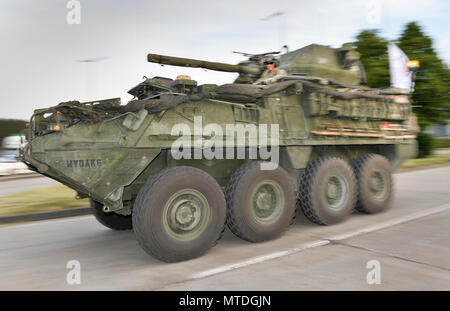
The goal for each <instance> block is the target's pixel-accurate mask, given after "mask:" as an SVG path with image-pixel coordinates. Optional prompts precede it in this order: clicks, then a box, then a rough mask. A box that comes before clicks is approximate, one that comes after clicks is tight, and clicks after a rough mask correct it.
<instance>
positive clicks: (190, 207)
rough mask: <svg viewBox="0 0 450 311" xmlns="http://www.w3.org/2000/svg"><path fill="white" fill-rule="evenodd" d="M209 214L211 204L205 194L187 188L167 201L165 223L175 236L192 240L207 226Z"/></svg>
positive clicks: (183, 239)
mask: <svg viewBox="0 0 450 311" xmlns="http://www.w3.org/2000/svg"><path fill="white" fill-rule="evenodd" d="M209 216H210V209H209V204H208V201H207V200H206V198H205V197H204V196H203V194H201V193H200V192H198V191H197V190H194V189H185V190H181V191H178V192H177V193H175V194H173V195H172V196H171V197H170V198H169V200H168V201H167V203H166V206H165V208H164V214H163V225H164V228H165V230H166V232H167V233H168V234H169V235H170V236H172V237H173V238H175V239H177V240H181V241H186V240H192V239H194V238H196V237H198V236H199V235H200V234H201V233H202V231H203V230H204V229H205V228H206V225H207V220H208V218H209Z"/></svg>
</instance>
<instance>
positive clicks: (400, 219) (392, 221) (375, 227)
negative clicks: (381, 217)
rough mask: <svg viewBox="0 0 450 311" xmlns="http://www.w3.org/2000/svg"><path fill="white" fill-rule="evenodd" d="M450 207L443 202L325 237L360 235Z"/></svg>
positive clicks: (335, 238) (340, 237)
mask: <svg viewBox="0 0 450 311" xmlns="http://www.w3.org/2000/svg"><path fill="white" fill-rule="evenodd" d="M448 209H450V204H444V205H440V206H437V207H432V208H428V209H426V210H423V211H420V212H416V213H413V214H410V215H406V216H403V217H397V218H394V219H390V220H387V221H384V222H382V223H379V224H376V225H373V226H368V227H366V228H362V229H359V230H356V231H353V232H348V233H343V234H338V235H335V236H332V237H328V238H326V239H327V240H329V241H340V240H345V239H348V238H352V237H354V236H357V235H360V234H364V233H369V232H373V231H378V230H381V229H384V228H388V227H392V226H395V225H398V224H401V223H404V222H408V221H411V220H415V219H419V218H422V217H425V216H429V215H432V214H436V213H440V212H443V211H446V210H448Z"/></svg>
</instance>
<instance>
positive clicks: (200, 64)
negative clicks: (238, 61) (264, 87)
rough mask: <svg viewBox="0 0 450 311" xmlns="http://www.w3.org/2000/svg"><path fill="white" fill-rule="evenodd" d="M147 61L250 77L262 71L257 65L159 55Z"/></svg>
mask: <svg viewBox="0 0 450 311" xmlns="http://www.w3.org/2000/svg"><path fill="white" fill-rule="evenodd" d="M147 60H148V61H149V62H150V63H157V64H163V65H172V66H181V67H193V68H205V69H210V70H215V71H225V72H237V73H240V74H249V75H252V76H258V75H260V74H261V72H262V70H261V67H260V65H259V64H257V63H248V62H246V63H247V64H245V65H232V64H226V63H218V62H208V61H204V60H198V59H191V58H181V57H173V56H166V55H159V54H148V55H147Z"/></svg>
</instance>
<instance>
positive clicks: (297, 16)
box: [0, 0, 450, 119]
mask: <svg viewBox="0 0 450 311" xmlns="http://www.w3.org/2000/svg"><path fill="white" fill-rule="evenodd" d="M68 2H69V0H33V1H32V0H27V1H25V0H1V1H0V43H1V48H0V62H1V69H0V102H1V108H2V109H1V113H0V118H15V119H28V118H29V117H30V116H31V114H32V112H33V110H34V109H37V108H43V107H49V106H54V105H56V104H58V103H59V102H62V101H68V100H74V99H76V100H80V101H87V100H95V99H100V98H111V97H121V98H122V103H124V104H125V103H126V102H127V101H128V100H129V99H131V96H130V95H127V94H126V92H127V91H128V90H129V89H130V88H131V87H133V86H134V85H136V84H138V83H139V82H140V81H142V76H144V75H146V76H148V77H151V76H157V75H158V76H166V77H170V78H175V77H176V76H177V75H178V74H189V75H191V77H192V78H193V79H195V80H197V81H198V82H199V83H216V84H222V83H227V82H231V81H233V79H234V78H235V77H236V74H233V73H220V72H214V71H205V70H202V69H190V70H189V69H185V68H179V67H173V66H164V67H162V66H160V65H157V64H150V63H148V62H147V61H146V55H147V53H159V54H167V55H173V56H180V57H188V58H200V59H205V60H210V61H220V62H230V63H237V62H239V61H241V60H244V58H243V57H242V56H239V55H237V54H233V53H231V51H233V50H237V51H244V52H251V53H258V52H266V51H272V50H278V49H279V48H280V43H282V44H288V46H289V47H290V49H291V50H293V49H297V48H300V47H303V46H305V45H308V44H311V43H318V44H325V45H331V46H333V47H338V46H340V45H342V43H345V42H349V41H353V40H355V36H356V35H357V34H358V32H359V31H361V30H362V29H373V28H378V29H381V31H382V35H383V36H385V37H386V38H388V39H395V38H397V37H398V35H399V34H400V33H401V32H402V30H403V28H404V25H405V24H406V23H407V22H410V21H418V22H419V23H420V25H422V26H423V27H424V29H425V32H426V34H428V35H430V36H431V37H432V38H433V40H434V47H435V48H436V50H437V51H438V53H439V55H440V57H441V58H443V59H444V60H445V61H446V62H447V64H450V39H449V38H450V27H449V26H450V22H449V16H450V1H448V0H379V1H377V0H369V1H361V0H341V1H331V0H315V1H310V0H308V1H304V0H292V1H290V0H286V1H283V0H276V1H272V0H270V1H267V0H264V1H263V0H259V1H247V0H245V1H244V0H240V1H234V0H233V1H230V0H227V1H209V0H198V1H196V0H191V1H177V0H171V1H160V0H150V1H144V0H128V1H119V0H89V1H88V0H80V1H79V2H80V4H81V11H80V13H81V15H80V17H81V18H80V24H69V23H68V22H67V15H68V14H69V13H71V12H73V11H72V10H73V9H70V8H67V4H68ZM280 11H281V12H284V15H282V16H280V17H278V18H272V19H269V20H266V21H263V20H261V19H263V18H264V17H266V16H269V15H270V14H272V13H275V12H280ZM71 16H72V15H71ZM98 57H105V58H104V59H102V60H100V61H98V62H94V63H84V62H78V60H83V59H93V58H98Z"/></svg>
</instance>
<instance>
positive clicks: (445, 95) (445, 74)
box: [355, 22, 450, 129]
mask: <svg viewBox="0 0 450 311" xmlns="http://www.w3.org/2000/svg"><path fill="white" fill-rule="evenodd" d="M379 33H380V32H379V30H363V31H361V32H360V33H359V34H358V36H357V37H356V39H357V41H356V42H355V46H356V48H357V51H358V52H359V53H360V54H361V62H362V63H363V65H364V68H365V69H366V75H367V83H366V84H367V85H368V86H370V87H375V88H385V87H388V86H389V85H390V73H389V59H388V53H387V44H388V41H387V40H385V39H384V38H382V37H381V36H380V35H379ZM396 43H397V44H398V46H399V47H400V48H401V49H402V50H403V51H404V52H405V54H406V55H407V56H408V58H409V59H410V60H413V59H415V60H419V61H420V69H419V71H418V72H417V76H416V84H415V91H414V93H413V94H412V100H413V105H414V112H415V113H416V114H417V116H418V123H419V125H420V127H421V128H422V129H424V128H425V127H426V126H428V125H430V124H433V123H444V120H445V119H448V118H450V96H449V92H450V70H449V69H448V67H447V65H446V64H445V63H444V62H443V61H442V60H440V59H439V57H438V55H437V54H436V51H435V50H434V49H433V40H432V39H431V38H430V37H429V36H427V35H425V34H424V33H423V31H422V29H421V27H420V26H419V25H418V24H417V23H416V22H411V23H408V24H407V25H406V26H405V29H404V30H403V33H402V34H401V36H400V38H399V39H398V41H397V42H396Z"/></svg>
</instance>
